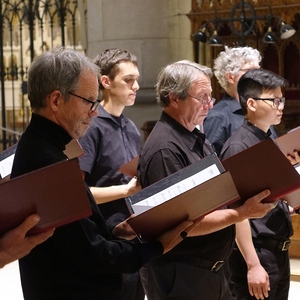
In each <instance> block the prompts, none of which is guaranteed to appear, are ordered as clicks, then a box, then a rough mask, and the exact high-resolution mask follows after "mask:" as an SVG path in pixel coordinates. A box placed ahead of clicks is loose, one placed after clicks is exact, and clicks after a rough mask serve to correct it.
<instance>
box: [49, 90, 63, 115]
mask: <svg viewBox="0 0 300 300" xmlns="http://www.w3.org/2000/svg"><path fill="white" fill-rule="evenodd" d="M48 101H49V106H50V107H51V109H52V110H53V111H54V112H57V111H58V109H59V105H60V103H61V101H65V100H64V99H63V97H62V94H61V92H60V91H58V90H55V91H53V92H52V93H51V94H50V95H49V96H48Z"/></svg>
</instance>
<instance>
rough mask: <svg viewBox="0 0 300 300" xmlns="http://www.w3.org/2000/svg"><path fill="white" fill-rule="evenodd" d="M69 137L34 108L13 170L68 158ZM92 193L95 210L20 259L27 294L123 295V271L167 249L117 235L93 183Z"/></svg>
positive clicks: (34, 298) (33, 297)
mask: <svg viewBox="0 0 300 300" xmlns="http://www.w3.org/2000/svg"><path fill="white" fill-rule="evenodd" d="M70 140H71V137H70V136H69V134H68V133H67V132H66V131H65V130H64V129H63V128H62V127H60V126H59V125H57V124H55V123H53V122H52V121H50V120H48V119H46V118H44V117H42V116H39V115H36V114H33V115H32V119H31V121H30V124H29V126H28V127H27V129H26V131H25V132H24V134H23V135H22V137H21V139H20V141H19V143H18V148H17V150H16V154H15V159H14V164H13V170H12V174H11V176H12V177H16V176H19V175H22V174H25V173H28V172H30V171H33V170H35V169H38V168H41V167H44V166H47V165H49V164H51V163H55V162H59V161H62V160H65V159H67V158H66V156H65V155H64V153H63V150H64V149H65V145H66V144H67V143H68V142H69V141H70ZM32 184H34V182H33V183H32ZM53 188H55V187H53ZM49 192H51V191H49ZM87 193H88V195H89V201H90V205H91V209H92V215H91V216H90V217H89V218H84V219H82V220H80V221H76V222H72V223H70V224H67V225H64V226H61V227H59V228H56V230H55V232H54V234H53V236H52V237H51V238H49V239H48V240H47V241H46V242H44V243H42V244H41V245H38V246H37V247H35V248H34V249H33V250H32V251H31V252H30V254H28V255H27V256H25V257H24V258H22V259H21V260H20V274H21V283H22V288H23V293H24V299H26V300H44V299H49V300H53V299H61V300H66V299H72V300H76V299H82V300H88V299H89V300H96V299H97V300H99V299H122V297H121V296H120V289H121V284H122V273H131V272H135V271H137V270H138V269H139V268H140V267H141V266H142V265H143V264H145V263H146V262H148V261H149V259H151V258H152V257H155V256H158V255H161V254H162V252H163V249H162V245H161V244H160V243H159V242H156V241H154V242H151V243H148V244H133V243H132V242H127V241H116V240H112V237H111V235H110V232H109V230H108V228H107V226H106V224H105V220H104V219H103V217H102V214H101V212H100V210H99V209H98V207H97V205H96V203H95V201H94V199H93V197H92V195H91V193H90V192H89V188H88V187H87ZM66 197H68V195H66Z"/></svg>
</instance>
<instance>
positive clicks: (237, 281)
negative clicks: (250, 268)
mask: <svg viewBox="0 0 300 300" xmlns="http://www.w3.org/2000/svg"><path fill="white" fill-rule="evenodd" d="M256 252H257V255H258V257H259V260H260V263H261V265H262V266H263V267H264V269H265V270H266V272H267V273H268V274H269V280H270V288H271V290H270V291H269V297H268V298H266V299H268V300H287V299H288V294H289V287H290V261H289V253H288V251H280V250H268V249H263V248H258V249H256ZM228 266H229V272H230V278H231V280H230V288H231V291H232V295H233V296H232V300H237V299H238V300H248V299H249V300H250V299H251V300H253V299H256V298H255V297H251V295H250V294H249V290H248V283H247V265H246V263H245V261H244V259H243V257H242V255H241V253H240V251H239V250H237V249H235V250H234V251H233V253H232V254H231V256H230V257H229V259H228Z"/></svg>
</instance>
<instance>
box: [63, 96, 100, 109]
mask: <svg viewBox="0 0 300 300" xmlns="http://www.w3.org/2000/svg"><path fill="white" fill-rule="evenodd" d="M68 94H70V95H72V96H75V97H77V98H80V99H81V100H84V101H86V102H88V103H91V104H92V105H91V108H90V110H91V111H93V112H94V111H95V110H96V109H97V108H98V106H99V104H100V100H96V101H92V100H89V99H86V98H84V97H82V96H79V95H76V94H74V93H72V92H68Z"/></svg>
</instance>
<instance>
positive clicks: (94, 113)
mask: <svg viewBox="0 0 300 300" xmlns="http://www.w3.org/2000/svg"><path fill="white" fill-rule="evenodd" d="M89 115H90V117H97V116H98V108H96V109H95V110H94V111H92V110H91V109H90V111H89Z"/></svg>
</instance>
